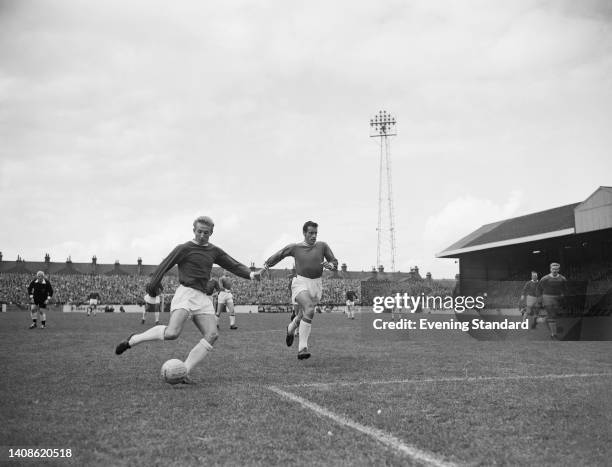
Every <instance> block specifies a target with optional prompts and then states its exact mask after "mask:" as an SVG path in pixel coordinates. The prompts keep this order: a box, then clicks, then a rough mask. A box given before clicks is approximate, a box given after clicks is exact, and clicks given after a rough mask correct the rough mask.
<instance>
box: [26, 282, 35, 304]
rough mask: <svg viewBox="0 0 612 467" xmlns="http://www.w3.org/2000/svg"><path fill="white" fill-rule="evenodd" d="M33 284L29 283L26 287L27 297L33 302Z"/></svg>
mask: <svg viewBox="0 0 612 467" xmlns="http://www.w3.org/2000/svg"><path fill="white" fill-rule="evenodd" d="M34 282H35V281H32V282H30V285H29V286H28V296H29V297H30V300H34Z"/></svg>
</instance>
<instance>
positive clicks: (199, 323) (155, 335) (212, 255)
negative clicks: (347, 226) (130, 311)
mask: <svg viewBox="0 0 612 467" xmlns="http://www.w3.org/2000/svg"><path fill="white" fill-rule="evenodd" d="M213 230H214V223H213V220H212V219H211V218H210V217H207V216H201V217H198V218H197V219H196V220H195V221H194V222H193V233H194V238H193V240H190V241H188V242H186V243H183V244H181V245H178V246H177V247H175V248H174V249H173V250H172V252H171V253H170V254H169V255H168V256H167V257H166V258H165V259H164V260H163V261H162V262H161V264H160V265H159V266H158V267H157V269H156V270H155V272H154V273H153V277H152V278H151V280H150V281H149V283H148V284H147V286H146V290H147V293H148V294H149V295H150V296H151V297H155V296H156V293H157V288H158V286H159V284H160V283H161V280H162V278H163V277H164V274H166V273H167V272H168V271H169V270H170V269H171V268H172V267H173V266H174V265H178V274H179V283H180V285H179V287H178V288H177V289H176V292H175V294H174V298H173V299H172V303H171V304H170V310H171V314H170V321H169V323H168V325H167V326H164V325H157V326H154V327H152V328H150V329H148V330H147V331H145V332H143V333H141V334H132V335H131V336H129V337H128V338H127V339H126V340H124V341H122V342H120V343H119V344H118V345H117V347H116V348H115V353H116V354H117V355H120V354H122V353H123V352H125V351H126V350H127V349H130V348H132V347H133V346H135V345H138V344H141V343H142V342H148V341H164V340H174V339H176V338H178V337H179V335H180V334H181V332H182V330H183V325H184V324H185V321H187V319H189V318H191V319H192V320H193V324H195V326H196V327H197V328H198V330H199V331H200V332H201V333H202V336H203V338H202V339H201V340H200V342H198V343H197V344H196V345H195V347H194V348H193V349H191V352H189V355H188V356H187V358H186V360H185V366H186V367H187V376H186V377H185V379H184V380H183V382H184V383H185V384H193V381H192V380H191V378H190V377H189V374H190V373H191V371H192V370H193V368H194V367H195V366H196V365H197V364H198V363H200V362H201V361H202V360H203V359H204V357H206V354H207V353H208V352H209V351H210V350H212V346H213V344H214V343H215V341H216V340H217V338H218V336H219V334H218V333H217V319H216V316H215V310H214V308H213V303H212V300H211V298H210V295H207V288H206V286H207V284H208V282H209V280H210V273H211V271H212V267H213V264H218V265H219V266H221V267H222V268H224V269H227V270H228V271H230V272H231V273H232V274H235V275H237V276H239V277H242V278H245V279H251V280H253V279H259V276H260V273H259V272H256V273H255V272H251V270H250V269H249V268H248V267H247V266H245V265H244V264H242V263H239V262H238V261H236V260H235V259H234V258H232V257H231V256H229V255H228V254H227V253H226V252H225V251H223V250H222V249H221V248H219V247H218V246H215V245H213V244H212V243H209V242H208V239H209V237H210V236H211V235H212V233H213Z"/></svg>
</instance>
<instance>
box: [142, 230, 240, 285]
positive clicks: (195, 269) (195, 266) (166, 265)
mask: <svg viewBox="0 0 612 467" xmlns="http://www.w3.org/2000/svg"><path fill="white" fill-rule="evenodd" d="M213 263H214V264H218V265H219V266H221V267H222V268H223V269H226V270H228V271H229V272H231V273H232V274H235V275H237V276H238V277H242V278H244V279H250V278H251V270H250V269H249V268H248V267H246V266H245V265H244V264H242V263H239V262H238V261H236V260H235V259H234V258H232V257H231V256H230V255H228V254H227V253H226V252H225V251H223V250H222V249H221V248H219V247H218V246H215V245H213V244H212V243H208V244H207V245H198V244H197V243H195V242H193V241H191V240H190V241H188V242H186V243H183V244H182V245H178V246H177V247H176V248H175V249H174V250H172V252H171V253H170V254H169V255H168V256H167V257H166V259H164V260H163V261H162V262H161V263H160V265H159V266H158V267H157V269H156V270H155V272H154V273H153V277H151V281H150V282H149V284H148V285H147V293H148V294H149V295H151V296H152V297H154V296H155V289H156V288H157V286H158V285H159V284H160V283H161V280H162V277H164V274H166V273H167V272H168V271H169V270H170V269H171V268H172V267H173V266H174V265H175V264H176V265H178V272H179V283H180V284H181V285H184V286H185V287H191V288H192V289H196V290H199V291H201V292H203V293H207V287H206V285H207V283H208V280H209V279H210V272H211V271H212V267H213ZM152 292H153V293H152Z"/></svg>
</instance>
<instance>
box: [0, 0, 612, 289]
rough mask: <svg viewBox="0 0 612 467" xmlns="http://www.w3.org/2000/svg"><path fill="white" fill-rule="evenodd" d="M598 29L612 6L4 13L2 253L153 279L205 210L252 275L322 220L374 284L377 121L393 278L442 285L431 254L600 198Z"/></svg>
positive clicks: (138, 6)
mask: <svg viewBox="0 0 612 467" xmlns="http://www.w3.org/2000/svg"><path fill="white" fill-rule="evenodd" d="M611 25H612V6H611V4H610V2H609V1H605V0H602V1H594V0H593V1H590V0H580V1H579V2H576V1H574V0H558V1H542V0H537V1H532V0H522V1H511V2H507V1H497V2H494V1H490V0H469V1H461V2H457V1H452V0H449V1H431V0H416V1H415V0H403V1H386V0H385V1H378V2H373V1H362V0H350V1H348V0H347V1H337V2H329V1H319V0H310V1H307V2H306V1H297V2H294V1H286V0H273V1H266V2H255V1H232V0H228V1H223V2H201V1H182V2H168V1H151V0H147V1H130V2H126V1H124V0H116V1H109V0H105V1H104V2H97V1H78V0H74V1H68V0H54V1H53V2H47V1H42V0H41V1H29V0H0V216H1V217H0V218H1V224H2V227H1V229H0V251H2V253H3V255H4V259H5V260H14V259H16V257H17V255H21V256H22V257H24V258H25V259H26V260H30V261H39V260H42V258H43V256H44V254H45V253H46V252H49V253H50V254H51V257H52V260H54V261H65V259H66V257H67V256H69V255H70V256H71V257H72V260H73V261H77V262H88V261H90V258H91V256H92V255H94V254H95V255H97V257H98V261H99V262H102V263H112V262H114V261H115V260H116V259H118V260H119V261H120V262H121V263H123V264H127V263H135V262H136V259H137V258H138V257H142V258H143V261H144V263H145V264H156V263H158V262H159V261H160V260H161V259H163V257H164V256H165V255H166V254H167V253H168V252H169V251H170V250H171V248H172V247H174V246H175V245H176V244H178V243H181V242H184V241H186V240H188V239H189V238H191V236H192V232H191V222H192V220H193V218H194V217H196V216H197V215H201V214H207V215H210V216H212V217H213V218H214V220H215V222H216V228H215V232H214V235H213V237H212V238H211V241H213V243H216V244H217V245H219V246H221V247H222V248H224V249H225V250H226V251H228V252H229V253H230V254H231V255H233V256H234V257H236V258H237V259H239V260H240V261H242V262H244V263H246V264H249V263H250V262H251V261H254V262H255V263H256V264H257V265H260V264H261V263H262V262H263V261H264V260H265V259H266V258H267V257H268V256H269V255H270V254H272V253H273V252H274V251H276V250H277V249H279V248H281V247H282V246H284V245H285V244H287V243H289V242H292V241H299V240H300V239H301V225H302V224H303V222H304V221H306V220H308V219H313V220H315V221H318V222H319V239H320V240H325V241H327V242H328V243H329V244H330V245H331V247H332V249H333V250H334V253H335V254H336V256H338V258H339V259H340V261H341V262H346V263H347V264H348V267H349V269H351V270H362V269H363V270H369V269H370V268H371V267H372V265H374V264H375V262H376V235H377V233H376V223H377V209H378V158H379V146H378V143H377V140H376V139H375V138H370V128H369V121H370V118H371V117H373V116H374V115H375V114H376V113H377V112H378V111H379V110H381V109H384V110H387V111H389V112H391V113H392V114H393V115H394V116H395V117H396V118H397V121H398V124H397V133H398V134H397V136H396V137H394V138H392V140H391V156H392V167H393V190H394V205H395V217H396V219H395V221H396V238H397V258H396V269H399V270H402V271H405V270H408V269H409V268H410V267H411V266H414V265H418V266H419V267H420V269H421V271H422V272H425V271H431V272H432V273H433V275H434V277H453V275H454V274H455V272H456V265H455V264H454V262H453V260H442V259H435V258H434V255H435V253H436V252H439V251H441V250H443V249H444V248H445V247H447V246H448V245H450V244H451V243H453V242H454V241H456V240H457V239H458V238H460V237H461V236H463V235H465V234H467V233H469V232H471V231H472V230H474V229H476V228H478V227H479V226H480V225H482V224H484V223H487V222H492V221H495V220H500V219H503V218H507V217H510V216H517V215H522V214H527V213H530V212H535V211H539V210H543V209H547V208H551V207H556V206H560V205H564V204H568V203H572V202H577V201H581V200H584V199H585V198H586V197H587V196H589V195H590V194H591V193H592V192H593V191H594V190H595V189H596V188H597V187H598V186H600V185H612V154H611V150H610V148H611V147H612V131H611V121H612V27H611ZM385 245H386V244H385ZM385 245H383V253H384V252H385V250H386V246H385ZM389 263H390V261H389V260H385V259H384V258H383V264H386V265H388V264H389ZM281 264H282V265H286V266H288V267H290V266H291V262H290V261H289V260H286V262H284V263H281ZM387 268H388V266H387Z"/></svg>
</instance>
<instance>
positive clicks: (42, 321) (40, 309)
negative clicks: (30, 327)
mask: <svg viewBox="0 0 612 467" xmlns="http://www.w3.org/2000/svg"><path fill="white" fill-rule="evenodd" d="M38 317H39V319H40V327H41V329H45V326H46V324H47V313H45V305H39V306H38Z"/></svg>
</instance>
